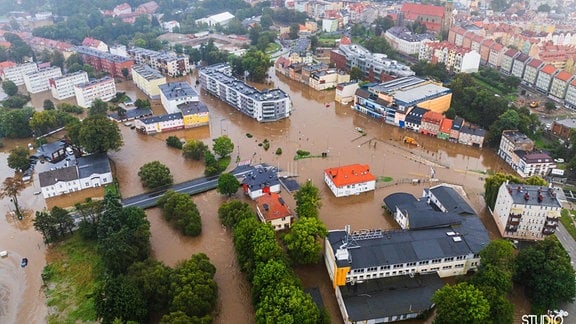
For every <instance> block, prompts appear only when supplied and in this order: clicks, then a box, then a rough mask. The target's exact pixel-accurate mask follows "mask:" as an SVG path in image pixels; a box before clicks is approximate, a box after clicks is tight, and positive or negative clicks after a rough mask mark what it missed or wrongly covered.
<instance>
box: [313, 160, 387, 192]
mask: <svg viewBox="0 0 576 324" xmlns="http://www.w3.org/2000/svg"><path fill="white" fill-rule="evenodd" d="M324 173H325V174H326V175H327V176H329V177H331V178H332V182H334V185H336V187H343V186H347V185H351V184H356V183H363V182H368V181H376V177H375V176H374V175H373V174H372V173H370V166H368V165H367V164H350V165H345V166H341V167H338V168H329V169H326V170H324Z"/></svg>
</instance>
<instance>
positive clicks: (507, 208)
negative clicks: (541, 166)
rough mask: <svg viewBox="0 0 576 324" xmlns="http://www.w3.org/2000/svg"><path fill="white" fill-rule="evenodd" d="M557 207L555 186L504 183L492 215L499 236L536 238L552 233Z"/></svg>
mask: <svg viewBox="0 0 576 324" xmlns="http://www.w3.org/2000/svg"><path fill="white" fill-rule="evenodd" d="M561 210H562V204H561V203H560V201H559V200H558V197H557V189H556V188H553V187H548V188H547V187H544V188H543V187H541V186H531V185H520V184H518V185H517V184H512V183H508V182H506V183H503V184H502V185H501V186H500V188H499V189H498V196H497V197H496V203H495V204H494V212H493V213H492V216H493V217H494V220H495V221H496V225H497V226H498V230H499V231H500V235H502V237H504V238H513V239H519V240H527V241H537V240H543V239H544V238H546V236H548V235H550V234H554V233H555V232H556V228H557V226H558V220H559V219H560V211H561Z"/></svg>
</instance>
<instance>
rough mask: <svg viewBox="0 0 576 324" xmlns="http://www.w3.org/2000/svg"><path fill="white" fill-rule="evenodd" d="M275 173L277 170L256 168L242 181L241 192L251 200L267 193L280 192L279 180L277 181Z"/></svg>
mask: <svg viewBox="0 0 576 324" xmlns="http://www.w3.org/2000/svg"><path fill="white" fill-rule="evenodd" d="M277 172H278V170H277V169H276V168H274V167H264V166H256V167H255V168H254V170H253V171H251V172H250V173H248V174H247V175H245V176H244V178H243V179H242V182H241V186H242V190H243V191H244V193H245V194H247V195H248V196H249V197H250V198H251V199H252V200H255V199H256V198H258V197H261V196H263V195H266V194H268V193H278V192H280V180H278V173H277Z"/></svg>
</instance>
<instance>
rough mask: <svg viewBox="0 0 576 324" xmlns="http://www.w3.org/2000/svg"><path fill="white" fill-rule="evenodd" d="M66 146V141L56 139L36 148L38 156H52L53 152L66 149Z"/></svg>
mask: <svg viewBox="0 0 576 324" xmlns="http://www.w3.org/2000/svg"><path fill="white" fill-rule="evenodd" d="M65 147H66V143H64V142H62V141H56V142H52V143H46V144H42V145H40V147H39V148H38V149H37V150H36V156H39V157H40V156H44V157H52V153H54V152H56V151H59V150H61V149H64V148H65Z"/></svg>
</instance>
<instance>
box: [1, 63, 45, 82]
mask: <svg viewBox="0 0 576 324" xmlns="http://www.w3.org/2000/svg"><path fill="white" fill-rule="evenodd" d="M36 71H38V66H37V65H36V63H33V62H32V63H24V64H18V65H16V66H12V67H8V68H5V69H4V70H3V71H2V80H4V81H6V80H10V81H12V82H14V84H16V85H23V84H24V75H25V74H27V73H31V72H36Z"/></svg>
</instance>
